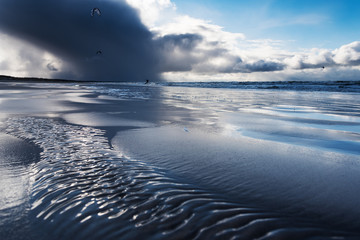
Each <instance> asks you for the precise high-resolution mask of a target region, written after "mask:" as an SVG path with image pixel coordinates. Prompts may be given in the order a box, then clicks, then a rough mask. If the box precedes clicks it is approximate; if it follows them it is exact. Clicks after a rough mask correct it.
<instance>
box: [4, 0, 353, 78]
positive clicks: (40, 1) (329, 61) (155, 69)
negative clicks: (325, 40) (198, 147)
mask: <svg viewBox="0 0 360 240" xmlns="http://www.w3.org/2000/svg"><path fill="white" fill-rule="evenodd" d="M0 4H1V8H0V31H1V32H0V70H1V71H2V73H4V72H5V73H6V72H16V74H17V75H23V76H26V75H32V76H33V75H38V76H39V75H40V76H44V77H54V78H67V79H79V80H112V81H143V80H144V79H152V80H158V79H161V76H170V77H174V76H177V77H179V78H181V79H184V78H185V77H187V78H188V79H189V80H191V79H192V76H194V77H195V78H202V76H211V78H212V79H229V80H231V79H237V78H241V79H254V78H257V77H259V78H263V77H268V78H271V76H273V78H274V79H280V77H283V78H284V79H285V78H287V79H289V78H291V75H293V76H294V78H298V77H301V76H303V77H309V76H315V75H312V74H311V72H314V73H316V74H318V75H319V74H320V75H322V76H323V77H328V76H326V74H327V73H329V72H330V70H329V69H331V68H341V71H340V72H336V71H331V72H333V73H334V74H335V73H336V74H337V76H345V75H346V74H345V72H346V69H348V70H349V69H351V68H353V67H355V68H356V67H357V66H360V42H353V43H350V44H347V45H343V46H340V47H339V48H338V49H335V50H331V49H316V48H314V49H310V50H304V51H302V52H290V51H287V50H285V48H284V42H282V41H278V40H273V39H247V38H246V36H245V35H244V34H243V33H232V32H228V31H226V30H224V28H223V27H221V26H219V25H216V24H214V23H212V22H211V21H207V20H203V19H198V18H192V17H190V16H187V15H180V14H177V13H176V6H175V4H174V3H172V2H171V1H170V0H116V1H114V0H108V1H102V0H81V1H73V0H62V1H52V0H34V1H28V0H17V1H14V0H0ZM94 7H98V8H100V9H101V12H102V15H101V16H94V17H91V16H90V10H91V9H92V8H94ZM14 13H16V14H14ZM308 21H309V22H308ZM318 21H324V19H322V18H319V17H318V16H315V15H314V16H311V17H308V16H307V17H306V18H302V17H298V18H296V19H295V18H294V21H293V22H292V24H295V23H296V24H310V23H313V22H318ZM10 35H11V36H12V37H9V36H10ZM4 36H5V37H4ZM14 38H17V39H14ZM12 42H13V43H12ZM11 43H12V45H11ZM99 50H101V54H97V52H98V51H99ZM5 55H6V56H8V57H2V56H5ZM323 66H324V67H326V70H325V71H321V72H319V71H316V70H318V68H320V69H322V67H323ZM312 70H314V71H312ZM350 72H351V74H358V72H359V71H358V70H356V69H355V70H354V69H352V71H349V73H350ZM250 73H252V76H251V77H250V75H251V74H250ZM308 73H309V74H308ZM271 74H272V75H271ZM351 74H350V75H351ZM318 75H317V77H319V78H320V75H319V76H318ZM350 75H349V76H348V75H346V76H347V78H350Z"/></svg>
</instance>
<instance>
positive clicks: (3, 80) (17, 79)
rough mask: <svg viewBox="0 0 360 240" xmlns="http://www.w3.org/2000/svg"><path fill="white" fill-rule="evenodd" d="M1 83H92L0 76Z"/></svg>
mask: <svg viewBox="0 0 360 240" xmlns="http://www.w3.org/2000/svg"><path fill="white" fill-rule="evenodd" d="M0 81H1V82H5V81H19V82H23V81H24V82H29V81H30V82H91V81H76V80H68V79H51V78H37V77H13V76H7V75H0Z"/></svg>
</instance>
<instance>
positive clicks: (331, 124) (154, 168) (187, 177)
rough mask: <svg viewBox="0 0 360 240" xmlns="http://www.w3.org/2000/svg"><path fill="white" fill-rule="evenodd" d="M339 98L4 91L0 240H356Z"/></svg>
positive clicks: (103, 88) (347, 118) (354, 181)
mask: <svg viewBox="0 0 360 240" xmlns="http://www.w3.org/2000/svg"><path fill="white" fill-rule="evenodd" d="M341 84H343V85H344V83H341ZM343 85H341V86H343ZM277 86H278V85H277ZM281 86H283V85H281ZM344 86H345V85H344ZM345 87H346V86H345ZM334 89H337V88H336V86H335V87H334V86H333V85H331V89H328V90H326V91H323V90H322V89H321V88H320V87H319V86H318V85H317V88H316V89H312V88H311V87H309V88H306V89H300V90H299V89H297V88H293V87H291V88H284V89H279V88H278V87H277V88H274V87H272V86H270V87H269V88H268V89H264V88H263V89H247V88H233V87H229V88H226V87H223V86H220V87H219V86H216V87H213V86H210V87H206V86H205V87H204V86H200V87H199V86H196V85H195V86H194V85H193V86H187V85H185V84H183V85H181V84H177V85H176V86H173V85H171V84H169V85H166V84H155V83H150V84H144V83H111V82H68V83H67V82H45V81H44V82H36V81H16V80H14V81H3V82H0V128H1V133H0V143H1V147H0V173H1V177H0V183H1V184H0V193H1V197H0V226H1V227H0V239H359V238H360V231H359V229H360V220H359V218H358V216H359V214H360V194H359V189H360V93H359V92H357V91H355V92H352V91H345V92H344V91H334ZM341 89H343V88H341ZM19 226H22V227H21V230H18V229H19Z"/></svg>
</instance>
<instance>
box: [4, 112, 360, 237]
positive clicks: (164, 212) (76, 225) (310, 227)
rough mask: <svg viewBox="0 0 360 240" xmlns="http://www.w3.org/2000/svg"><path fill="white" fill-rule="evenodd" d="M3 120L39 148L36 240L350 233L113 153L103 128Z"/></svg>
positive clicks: (33, 173) (52, 121)
mask: <svg viewBox="0 0 360 240" xmlns="http://www.w3.org/2000/svg"><path fill="white" fill-rule="evenodd" d="M7 125H8V126H7V133H8V134H11V135H14V136H16V137H18V138H22V139H25V140H26V141H30V142H32V143H35V144H36V145H37V146H39V147H40V148H42V150H43V151H42V152H41V155H40V157H41V159H40V161H39V162H37V163H35V164H34V165H33V166H32V169H31V176H32V177H33V178H34V184H33V186H32V190H31V194H30V204H31V209H30V211H29V218H30V219H31V222H32V223H31V224H32V229H34V231H38V232H40V230H41V233H39V235H40V236H41V237H40V238H43V239H255V238H257V239H306V238H309V239H329V238H332V237H339V239H345V238H346V239H350V238H351V235H350V234H348V233H346V232H337V231H334V230H331V229H329V228H326V227H324V226H322V225H318V224H315V223H314V222H313V221H311V220H308V219H300V218H293V217H291V216H286V215H283V214H280V213H274V212H271V211H267V210H264V209H260V208H258V207H256V206H249V205H246V204H241V200H239V199H238V200H237V201H233V200H228V199H225V198H223V197H222V196H219V195H217V194H216V193H213V192H211V191H208V190H204V189H201V188H199V187H196V186H194V185H192V184H189V183H186V182H184V181H181V180H180V179H176V178H174V177H172V176H171V175H170V174H169V173H168V172H166V171H165V170H163V169H159V168H156V167H154V166H151V165H149V164H146V163H143V162H140V161H137V160H136V159H131V158H129V157H127V156H124V155H122V154H121V153H119V152H117V151H115V150H113V149H112V148H111V147H110V146H109V143H108V140H107V138H105V137H104V134H105V132H104V131H103V130H99V129H96V128H92V127H83V126H75V125H69V124H65V123H64V122H62V121H61V120H55V119H41V118H32V117H28V118H12V119H9V120H8V121H7ZM354 239H355V237H354Z"/></svg>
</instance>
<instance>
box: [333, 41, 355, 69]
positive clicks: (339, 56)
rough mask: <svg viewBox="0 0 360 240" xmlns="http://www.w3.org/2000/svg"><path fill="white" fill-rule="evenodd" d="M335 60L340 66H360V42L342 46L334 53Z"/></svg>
mask: <svg viewBox="0 0 360 240" xmlns="http://www.w3.org/2000/svg"><path fill="white" fill-rule="evenodd" d="M333 54H334V57H333V60H334V62H335V63H336V64H339V65H351V66H359V65H360V41H356V42H352V43H350V44H347V45H344V46H341V47H340V48H339V49H336V50H335V51H333Z"/></svg>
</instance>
